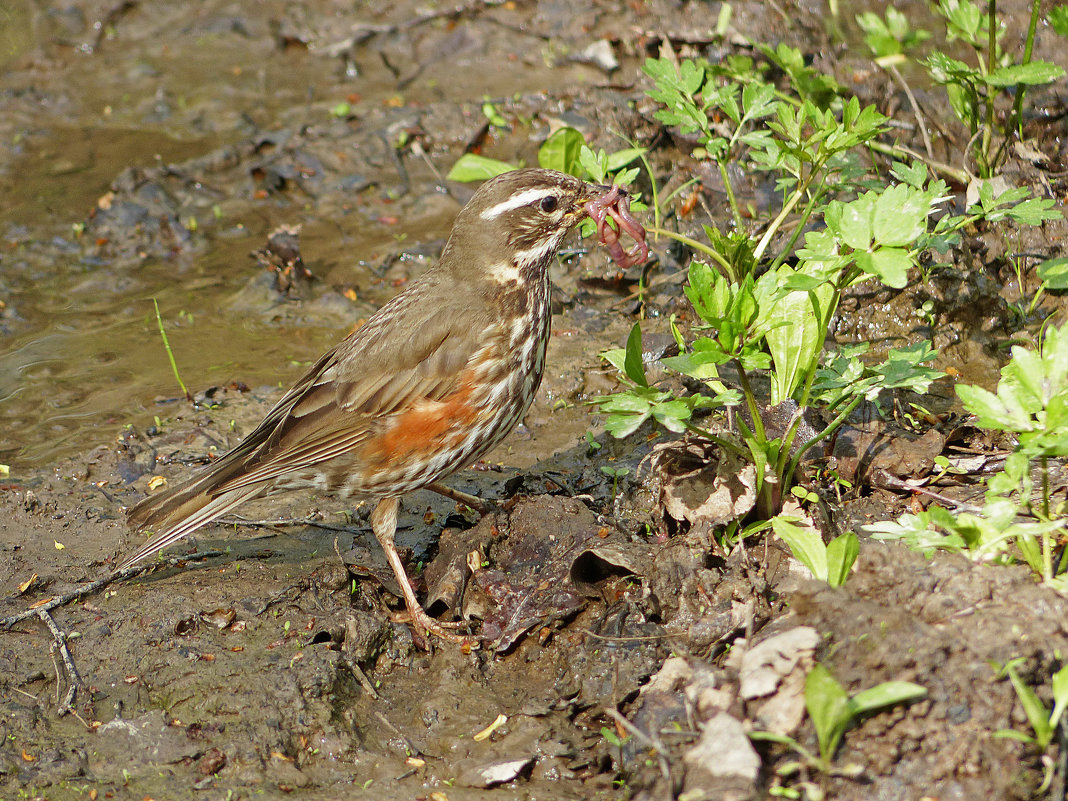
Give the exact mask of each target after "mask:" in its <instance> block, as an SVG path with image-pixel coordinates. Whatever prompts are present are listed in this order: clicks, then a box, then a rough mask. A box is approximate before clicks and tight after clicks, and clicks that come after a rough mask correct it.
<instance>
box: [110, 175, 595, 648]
mask: <svg viewBox="0 0 1068 801" xmlns="http://www.w3.org/2000/svg"><path fill="white" fill-rule="evenodd" d="M604 192H605V187H595V186H589V185H587V184H585V183H583V182H581V181H579V180H577V179H575V178H572V177H570V176H567V175H563V174H561V173H557V172H552V171H549V170H537V169H528V170H517V171H515V172H511V173H506V174H505V175H502V176H498V177H497V178H494V179H492V180H490V181H488V182H487V183H486V184H484V185H483V186H482V187H481V188H480V189H479V190H478V191H477V192H476V193H475V195H474V197H472V198H471V201H470V202H469V203H468V204H467V205H466V206H465V207H464V208H463V209H462V210H461V212H460V214H459V215H458V217H457V219H456V222H455V225H454V226H453V230H452V233H451V235H450V237H449V240H448V243H447V244H446V246H445V249H444V251H443V252H442V256H441V260H440V262H439V263H438V264H437V265H436V266H435V267H434V268H432V269H431V270H429V271H427V272H426V273H425V274H424V275H423V276H421V277H420V278H418V279H417V280H415V281H413V282H412V283H411V284H410V285H409V286H408V288H407V289H405V290H404V292H402V293H401V294H400V295H398V296H397V297H395V298H393V300H391V301H390V302H389V303H387V304H386V305H385V306H383V307H382V308H381V309H380V310H379V311H378V312H377V313H376V314H375V315H374V316H372V317H371V318H370V319H369V320H368V321H367V322H366V323H365V324H364V325H363V326H361V327H360V328H359V329H357V330H356V331H355V332H354V333H353V334H351V335H350V336H349V337H348V338H346V339H345V340H343V341H342V342H340V343H339V344H338V345H337V346H336V347H334V348H333V349H332V350H330V351H329V352H328V353H326V354H324V355H323V356H322V358H320V359H319V360H318V361H317V362H316V363H315V365H314V366H313V367H312V368H311V369H310V370H308V372H307V373H306V374H305V375H304V376H303V377H302V378H301V379H300V380H299V381H298V382H297V383H296V385H295V386H294V387H293V388H292V389H290V390H289V392H287V393H286V394H285V396H284V397H283V398H282V399H281V400H280V401H279V402H278V403H277V404H276V405H275V407H274V408H273V409H272V410H271V411H270V412H269V413H268V414H267V416H266V418H265V419H264V420H263V422H262V423H260V424H259V426H257V427H256V429H255V430H253V431H252V433H251V434H249V435H248V436H247V437H246V438H245V439H244V441H242V442H241V443H240V444H239V445H238V446H237V447H236V448H234V449H233V450H232V451H230V452H229V453H228V454H226V455H225V456H223V457H222V458H220V459H219V460H218V461H216V462H214V463H213V464H211V465H210V466H208V467H207V468H206V469H204V470H203V471H202V472H200V473H199V474H197V475H195V476H193V477H192V478H191V479H190V480H189V481H187V482H186V483H185V484H182V485H179V486H177V487H175V488H173V489H168V490H165V491H162V492H160V493H157V494H154V495H150V496H149V497H148V498H146V499H145V500H143V501H142V502H141V503H139V504H138V505H137V506H135V507H134V508H133V509H131V510H130V513H129V522H130V524H131V526H133V527H134V528H136V529H151V530H153V531H154V532H156V534H155V536H154V537H152V538H151V539H150V540H149V541H148V542H147V543H146V544H145V545H144V546H142V547H141V548H139V549H138V550H137V552H136V553H134V554H133V555H132V556H130V557H129V558H128V559H127V560H126V562H125V564H127V565H128V564H132V563H134V562H136V561H138V560H140V559H143V558H145V557H147V556H149V555H151V554H154V553H155V552H157V551H158V550H160V549H161V548H164V547H166V546H168V545H170V544H172V543H174V542H177V541H178V540H180V539H181V538H183V537H185V536H186V535H188V534H189V533H191V532H192V531H194V530H196V529H197V528H199V527H200V526H202V525H204V524H206V523H208V522H210V521H212V520H214V519H216V518H217V517H219V516H220V515H222V514H224V513H226V512H228V511H230V510H231V509H233V508H234V507H236V506H237V505H239V504H241V503H243V502H244V501H246V500H248V499H250V498H253V497H256V496H258V495H262V494H266V493H272V492H276V491H280V490H291V489H301V488H314V489H317V490H320V491H324V492H328V493H332V494H335V495H338V496H341V497H343V498H348V497H356V498H377V499H380V500H379V504H378V507H377V508H376V510H375V513H374V514H373V515H372V524H373V527H374V531H375V535H376V536H377V538H378V540H379V541H380V542H381V543H382V546H383V548H384V549H385V551H386V554H387V557H388V558H389V560H390V564H391V565H392V567H393V569H394V571H395V572H396V573H397V578H398V580H399V581H400V583H401V587H402V589H403V590H404V591H405V602H406V604H407V606H408V610H409V612H410V614H411V617H412V620H413V623H414V624H415V626H416V629H417V632H418V630H419V629H423V630H429V631H432V632H434V633H435V634H438V635H439V636H443V637H448V638H450V639H457V638H456V636H455V635H454V634H451V633H449V632H446V631H445V630H444V629H443V628H442V625H441V624H440V623H438V622H437V621H434V620H432V619H431V618H429V617H428V616H427V615H426V613H425V612H424V611H423V609H422V608H421V607H420V606H419V604H418V602H417V600H416V598H415V594H414V592H413V591H412V590H411V586H410V584H409V582H408V581H407V578H406V576H405V573H404V568H403V565H402V563H401V560H400V557H399V555H397V552H396V548H395V547H394V545H393V535H394V530H395V526H396V512H397V499H398V498H399V496H401V495H403V494H405V493H408V492H411V491H413V490H416V489H419V488H421V487H427V486H429V485H432V484H434V483H435V482H437V481H439V480H440V479H442V478H444V477H446V476H448V475H450V474H451V473H453V472H455V471H456V470H458V469H460V468H462V467H464V466H465V465H467V464H470V463H471V462H472V461H474V460H476V459H478V458H479V457H480V456H481V455H482V454H484V453H485V452H486V451H488V450H489V449H491V448H492V447H494V446H495V445H496V444H497V443H499V442H500V441H501V440H502V439H503V438H504V437H505V436H506V435H507V434H508V433H509V432H510V431H511V430H512V429H513V428H514V427H515V425H516V424H517V423H518V422H519V420H520V419H521V418H522V416H523V415H524V414H525V412H526V410H527V408H528V407H529V406H530V403H531V401H532V400H533V398H534V394H535V392H536V391H537V388H538V385H539V384H540V382H541V376H542V372H543V369H544V363H545V346H546V343H547V341H548V337H549V324H550V311H549V275H548V268H549V265H550V263H551V262H552V260H553V259H554V258H555V255H556V252H557V250H558V249H559V246H560V243H561V241H562V239H563V237H564V235H565V234H566V233H567V232H568V231H569V230H570V229H571V228H572V227H573V226H574V225H575V224H577V223H578V222H579V221H580V220H581V219H582V218H583V217H585V216H586V215H587V214H588V213H589V210H588V209H587V206H588V205H589V204H591V203H592V202H593V201H594V200H595V199H597V198H598V197H601V196H603V195H604Z"/></svg>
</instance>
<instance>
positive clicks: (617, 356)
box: [601, 348, 627, 375]
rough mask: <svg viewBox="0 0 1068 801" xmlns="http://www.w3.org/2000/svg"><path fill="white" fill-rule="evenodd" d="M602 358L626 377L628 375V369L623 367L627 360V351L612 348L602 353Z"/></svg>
mask: <svg viewBox="0 0 1068 801" xmlns="http://www.w3.org/2000/svg"><path fill="white" fill-rule="evenodd" d="M601 358H602V359H604V360H605V361H606V362H608V363H609V364H610V365H612V366H613V367H615V368H616V369H617V370H619V372H621V373H623V374H624V375H626V374H627V368H626V367H624V366H623V363H624V362H625V361H626V358H627V351H626V349H624V348H612V349H611V350H606V351H604V352H603V353H601Z"/></svg>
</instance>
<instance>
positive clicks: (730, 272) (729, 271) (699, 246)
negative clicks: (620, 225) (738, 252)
mask: <svg viewBox="0 0 1068 801" xmlns="http://www.w3.org/2000/svg"><path fill="white" fill-rule="evenodd" d="M646 230H647V231H649V233H651V234H653V235H654V236H666V237H667V238H668V239H674V240H675V241H676V242H681V243H682V244H684V245H686V247H689V248H693V249H694V250H697V251H700V252H701V253H704V254H705V255H706V256H708V258H710V259H712V260H713V261H715V262H716V264H718V265H719V266H720V267H721V268H722V269H721V271H720V272H722V273H723V275H724V277H725V278H729V279H731V280H732V281H733V280H735V275H734V267H733V266H732V265H731V263H730V262H728V261H727V260H726V259H725V258H723V256H722V255H720V253H718V252H717V251H716V250H713V249H712V248H710V247H709V246H708V245H706V244H704V243H703V242H698V241H697V240H696V239H691V238H690V237H688V236H686V235H685V234H678V233H675V232H674V231H669V230H668V229H666V228H659V227H657V228H647V229H646Z"/></svg>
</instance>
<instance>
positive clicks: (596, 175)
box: [579, 145, 608, 222]
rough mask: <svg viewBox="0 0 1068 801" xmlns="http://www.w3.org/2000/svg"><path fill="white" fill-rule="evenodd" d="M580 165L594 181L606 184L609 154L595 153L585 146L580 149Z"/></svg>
mask: <svg viewBox="0 0 1068 801" xmlns="http://www.w3.org/2000/svg"><path fill="white" fill-rule="evenodd" d="M579 164H580V165H581V166H582V169H584V170H585V171H586V174H587V175H589V176H590V178H592V179H593V180H594V181H596V182H597V183H599V184H601V183H604V182H605V177H606V176H607V175H608V154H607V153H605V152H604V150H598V151H597V152H596V153H594V152H593V150H591V149H590V148H589V147H588V146H587V145H583V146H582V147H581V148H579ZM591 222H592V221H591Z"/></svg>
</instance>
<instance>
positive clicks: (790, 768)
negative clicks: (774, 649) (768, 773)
mask: <svg viewBox="0 0 1068 801" xmlns="http://www.w3.org/2000/svg"><path fill="white" fill-rule="evenodd" d="M926 697H927V689H926V688H924V687H921V686H920V685H918V684H913V683H912V682H909V681H887V682H883V683H882V684H878V685H876V686H875V687H871V688H869V689H867V690H861V691H860V692H858V693H856V694H855V695H852V696H851V695H849V694H848V693H847V692H846V691H845V688H844V687H842V685H841V684H840V683H839V682H838V680H837V679H836V678H835V677H834V676H833V675H832V674H831V671H830V670H828V669H827V668H826V667H824V666H823V665H821V664H816V665H814V666H813V668H812V670H810V671H809V673H808V676H806V677H805V710H806V711H807V712H808V716H809V719H810V720H811V721H812V725H813V726H814V727H815V729H816V740H817V742H818V743H819V756H818V757H817V756H816V755H815V754H813V753H812V752H811V751H809V750H808V749H807V748H805V747H804V746H802V745H801V744H800V743H799V742H798V741H797V740H795V739H794V738H792V737H788V736H786V735H782V734H774V733H772V732H766V731H754V732H750V734H749V737H750V738H751V739H753V740H761V741H767V742H774V743H779V744H781V745H785V746H787V747H789V748H790V749H791V750H793V751H794V752H796V753H797V755H798V756H799V757H801V762H802V764H803V765H804V766H807V767H810V768H814V769H815V770H818V771H819V772H821V773H837V774H840V775H842V774H844V775H855V774H856V772H857V771H856V770H854V769H846V770H844V771H836V770H834V768H833V766H832V764H831V762H832V760H833V759H834V755H835V753H836V752H837V751H838V746H839V745H840V744H841V742H842V737H844V736H845V733H846V730H847V729H848V728H849V727H850V726H851V725H853V723H854V722H856V721H857V720H859V719H860V718H862V717H864V716H866V715H871V714H873V713H875V712H879V711H881V710H883V709H886V708H887V707H891V706H897V705H898V704H906V703H909V702H911V701H918V700H920V699H921V698H926ZM798 767H800V766H799V765H796V764H793V763H791V764H790V765H787V766H785V768H784V769H781V770H780V775H789V773H791V772H794V771H796V770H797V768H798Z"/></svg>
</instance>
